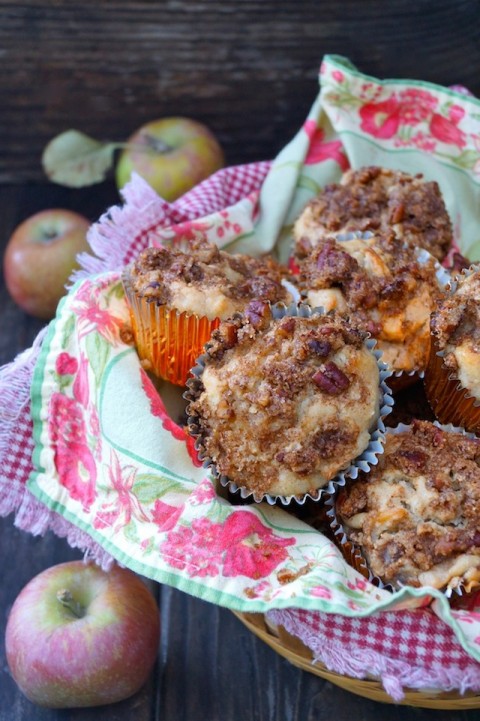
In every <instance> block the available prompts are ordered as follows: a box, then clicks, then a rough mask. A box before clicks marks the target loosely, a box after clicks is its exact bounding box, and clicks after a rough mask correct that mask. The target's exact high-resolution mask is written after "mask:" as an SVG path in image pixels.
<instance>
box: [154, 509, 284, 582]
mask: <svg viewBox="0 0 480 721" xmlns="http://www.w3.org/2000/svg"><path fill="white" fill-rule="evenodd" d="M161 510H162V512H164V511H165V509H164V508H163V507H162V509H161ZM172 513H173V511H172ZM293 543H295V539H294V538H281V537H280V536H277V535H275V534H274V532H273V531H272V529H270V528H268V527H267V526H264V525H263V523H262V522H261V521H260V519H259V518H258V517H257V516H255V515H254V514H253V513H249V512H247V511H235V512H233V513H231V514H230V516H228V518H227V520H226V521H225V523H223V524H221V523H214V522H212V521H211V520H210V519H208V518H197V519H194V520H193V521H192V524H191V526H179V525H177V526H176V527H175V529H174V530H171V531H170V532H169V533H168V534H167V538H166V539H165V541H163V542H162V544H161V546H160V550H161V551H162V554H163V555H164V557H165V559H166V560H167V562H168V563H169V564H170V565H171V566H173V567H174V568H178V569H180V570H185V571H186V572H187V573H188V574H189V575H191V576H216V575H218V574H219V573H221V574H222V575H223V576H227V577H232V576H247V577H248V578H253V579H259V578H264V577H265V576H268V575H270V573H271V572H272V571H273V570H274V569H275V568H277V566H278V565H279V564H281V563H283V562H284V561H285V560H286V559H287V558H288V551H287V550H286V548H287V546H290V545H292V544H293Z"/></svg>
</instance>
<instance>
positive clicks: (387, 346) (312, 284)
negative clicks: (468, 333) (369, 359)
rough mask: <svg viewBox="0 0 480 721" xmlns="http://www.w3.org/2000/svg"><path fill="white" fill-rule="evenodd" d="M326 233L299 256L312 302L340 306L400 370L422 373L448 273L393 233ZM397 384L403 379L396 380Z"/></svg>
mask: <svg viewBox="0 0 480 721" xmlns="http://www.w3.org/2000/svg"><path fill="white" fill-rule="evenodd" d="M344 238H345V239H342V240H340V239H338V238H334V237H326V238H325V239H324V240H323V242H322V243H321V244H319V245H317V246H315V247H314V248H313V249H312V250H311V251H310V253H309V254H308V255H306V256H304V257H303V258H302V259H301V260H299V266H298V267H299V281H298V285H299V289H300V290H301V293H302V296H303V298H304V299H305V300H306V302H307V303H308V304H309V305H311V306H312V307H317V306H322V307H323V308H324V309H325V310H326V311H329V310H333V309H334V310H336V311H337V312H339V313H341V314H343V315H346V316H348V317H349V318H350V322H351V323H352V324H353V325H355V327H357V328H360V329H362V330H365V331H368V332H369V333H371V335H372V336H373V338H375V339H376V340H377V347H378V349H379V350H381V351H382V360H383V361H384V362H385V363H386V364H387V366H388V367H389V368H390V369H391V370H392V371H393V372H394V373H395V374H397V376H400V375H405V377H404V378H403V381H404V382H405V381H406V374H410V380H412V379H413V378H414V375H413V374H419V373H423V372H424V370H425V367H426V365H427V361H428V355H429V348H430V313H431V311H432V310H433V309H434V308H435V306H436V303H437V302H438V300H439V298H440V296H441V293H442V288H441V282H440V278H441V277H442V275H443V273H445V274H446V271H442V270H441V269H440V267H439V265H438V263H437V262H436V261H435V260H434V258H433V257H432V256H430V255H429V254H428V253H427V252H426V251H420V252H419V251H418V250H414V249H413V248H411V247H410V246H408V245H406V244H405V243H403V242H402V241H400V240H398V238H397V237H396V236H395V235H394V234H393V232H392V231H389V232H386V233H378V234H376V235H373V234H372V233H368V232H367V233H363V234H361V233H351V234H348V235H346V236H344ZM397 385H398V382H397Z"/></svg>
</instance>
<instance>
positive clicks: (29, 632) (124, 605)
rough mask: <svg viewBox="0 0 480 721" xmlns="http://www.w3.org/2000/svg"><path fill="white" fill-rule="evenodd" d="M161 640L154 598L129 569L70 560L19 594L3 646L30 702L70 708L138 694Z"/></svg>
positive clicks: (19, 684) (39, 576) (48, 571)
mask: <svg viewBox="0 0 480 721" xmlns="http://www.w3.org/2000/svg"><path fill="white" fill-rule="evenodd" d="M159 635H160V621H159V613H158V607H157V604H156V601H155V599H154V597H153V595H152V594H151V592H150V591H149V590H148V588H147V587H146V585H145V584H144V583H143V581H142V580H141V579H140V578H139V577H138V576H136V575H135V574H134V573H132V571H129V570H128V569H126V568H121V567H120V566H114V567H113V568H112V569H111V570H110V571H109V572H105V571H102V570H101V569H100V568H99V567H98V566H96V565H94V564H92V563H85V562H83V561H70V562H67V563H60V564H58V565H56V566H52V567H51V568H48V569H46V570H45V571H43V572H42V573H40V574H38V576H35V577H34V578H33V579H32V580H31V581H30V582H29V583H28V584H27V585H26V586H25V587H24V589H23V590H22V591H21V592H20V594H19V595H18V596H17V598H16V600H15V602H14V604H13V606H12V609H11V611H10V614H9V617H8V621H7V628H6V632H5V647H6V655H7V662H8V666H9V668H10V672H11V674H12V676H13V678H14V680H15V681H16V683H17V684H18V686H19V687H20V690H21V691H22V692H23V693H24V694H25V696H26V697H27V698H28V699H29V700H30V701H32V702H33V703H36V704H38V705H40V706H46V707H49V708H73V707H83V706H98V705H102V704H109V703H115V702H116V701H121V700H123V699H125V698H128V697H129V696H131V695H132V694H134V693H135V692H136V691H138V690H139V689H140V688H141V687H142V686H143V684H144V683H145V681H146V680H147V677H148V675H149V673H150V671H151V669H152V667H153V664H154V662H155V658H156V656H157V651H158V642H159Z"/></svg>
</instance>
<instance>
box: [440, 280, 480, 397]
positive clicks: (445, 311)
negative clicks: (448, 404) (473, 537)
mask: <svg viewBox="0 0 480 721" xmlns="http://www.w3.org/2000/svg"><path fill="white" fill-rule="evenodd" d="M431 329H432V334H433V336H434V338H435V340H436V343H437V347H438V348H439V349H440V350H441V351H443V352H444V359H443V360H444V364H445V365H446V366H447V368H449V369H450V370H451V371H452V373H454V374H455V376H456V377H457V378H458V379H459V381H460V383H461V385H462V386H463V387H464V388H468V390H469V391H470V392H471V394H472V395H474V396H475V397H476V398H480V270H475V271H473V272H472V273H471V274H470V275H467V276H463V277H462V276H461V277H459V278H458V286H457V288H456V290H455V291H454V292H453V293H451V294H450V295H449V296H447V297H446V298H445V299H444V300H443V301H442V302H441V303H440V304H439V306H438V308H437V309H436V310H435V311H434V312H433V313H432V317H431Z"/></svg>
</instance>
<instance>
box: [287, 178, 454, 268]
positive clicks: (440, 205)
mask: <svg viewBox="0 0 480 721" xmlns="http://www.w3.org/2000/svg"><path fill="white" fill-rule="evenodd" d="M367 230H371V231H373V232H374V233H377V232H380V233H382V232H388V231H390V230H392V231H393V232H394V233H395V235H396V237H397V238H398V239H399V240H403V241H405V242H406V243H408V244H409V245H411V246H412V247H414V248H417V247H418V248H425V249H426V250H428V251H429V252H430V253H431V254H432V255H433V256H434V257H435V258H437V259H438V260H442V259H443V258H444V257H445V256H446V254H447V252H448V250H449V248H450V246H451V244H452V237H453V236H452V224H451V221H450V217H449V215H448V212H447V209H446V207H445V203H444V200H443V197H442V194H441V192H440V188H439V186H438V183H436V182H435V181H429V182H427V181H425V180H424V179H423V177H422V175H421V174H417V175H409V174H408V173H403V172H400V171H395V170H389V169H387V168H380V167H377V166H367V167H364V168H360V169H358V170H348V171H347V172H346V173H344V175H343V176H342V179H341V181H340V182H339V183H332V184H329V185H327V186H325V188H324V189H323V190H322V191H321V192H320V193H319V194H318V196H317V197H315V198H314V199H313V200H311V201H310V202H309V203H308V204H307V206H306V207H305V209H304V210H303V212H302V213H301V215H300V216H299V218H298V219H297V221H296V223H295V226H294V239H295V255H296V256H297V257H302V256H303V255H305V253H308V252H309V251H310V250H311V248H312V247H314V246H315V245H317V244H318V243H319V242H320V241H321V240H322V238H323V237H324V236H325V235H332V234H339V233H347V232H351V231H362V232H364V231H367Z"/></svg>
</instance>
